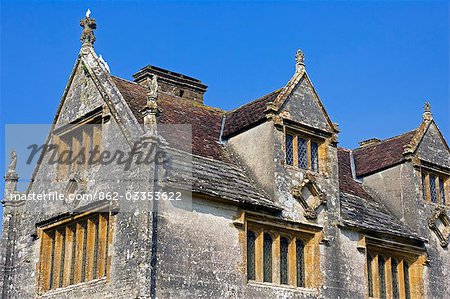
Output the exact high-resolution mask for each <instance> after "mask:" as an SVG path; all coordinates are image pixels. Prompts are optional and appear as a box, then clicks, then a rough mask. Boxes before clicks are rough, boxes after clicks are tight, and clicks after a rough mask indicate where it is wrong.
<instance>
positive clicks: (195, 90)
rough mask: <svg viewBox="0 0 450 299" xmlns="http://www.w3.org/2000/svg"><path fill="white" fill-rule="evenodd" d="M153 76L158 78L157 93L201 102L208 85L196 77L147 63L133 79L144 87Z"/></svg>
mask: <svg viewBox="0 0 450 299" xmlns="http://www.w3.org/2000/svg"><path fill="white" fill-rule="evenodd" d="M153 76H157V78H158V93H162V94H169V95H171V96H175V97H179V98H181V99H186V100H191V101H194V102H198V103H203V95H204V94H205V92H206V89H207V88H208V86H206V85H204V84H202V82H201V81H200V80H198V79H195V78H192V77H189V76H186V75H183V74H179V73H175V72H172V71H169V70H165V69H162V68H159V67H156V66H152V65H148V66H146V67H144V68H142V69H141V70H139V72H137V73H136V74H134V75H133V78H134V81H135V82H136V83H138V84H140V85H142V86H144V87H146V85H147V82H148V80H152V78H153Z"/></svg>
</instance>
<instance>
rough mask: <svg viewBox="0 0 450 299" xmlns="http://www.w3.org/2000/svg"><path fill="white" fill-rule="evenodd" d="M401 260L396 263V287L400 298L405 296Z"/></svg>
mask: <svg viewBox="0 0 450 299" xmlns="http://www.w3.org/2000/svg"><path fill="white" fill-rule="evenodd" d="M403 267H404V266H403V261H400V262H399V263H398V268H397V269H398V287H399V294H400V298H405V297H406V295H405V273H404V268H403Z"/></svg>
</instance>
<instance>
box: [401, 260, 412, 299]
mask: <svg viewBox="0 0 450 299" xmlns="http://www.w3.org/2000/svg"><path fill="white" fill-rule="evenodd" d="M403 274H404V275H405V277H404V280H405V299H409V298H411V289H410V286H409V263H408V262H406V261H404V262H403Z"/></svg>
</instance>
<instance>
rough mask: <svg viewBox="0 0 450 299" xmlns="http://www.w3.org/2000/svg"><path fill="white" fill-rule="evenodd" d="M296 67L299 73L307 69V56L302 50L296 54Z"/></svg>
mask: <svg viewBox="0 0 450 299" xmlns="http://www.w3.org/2000/svg"><path fill="white" fill-rule="evenodd" d="M295 66H296V70H297V71H298V70H300V69H302V68H304V67H305V54H303V51H302V50H300V49H298V50H297V52H296V53H295Z"/></svg>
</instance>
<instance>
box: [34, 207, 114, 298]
mask: <svg viewBox="0 0 450 299" xmlns="http://www.w3.org/2000/svg"><path fill="white" fill-rule="evenodd" d="M109 217H110V216H109V214H108V213H93V214H89V215H87V216H85V217H81V218H79V219H75V220H66V221H61V222H59V223H57V224H51V225H48V226H47V227H43V228H40V229H41V233H40V237H41V250H40V251H41V254H40V258H39V266H38V269H39V275H40V281H39V288H40V290H42V291H47V290H50V289H56V288H60V287H66V286H69V285H73V284H78V283H81V282H86V281H91V280H93V279H96V278H101V277H105V276H107V273H106V272H107V267H108V265H109V263H108V255H107V247H108V234H107V232H108V230H109V224H108V223H109Z"/></svg>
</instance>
